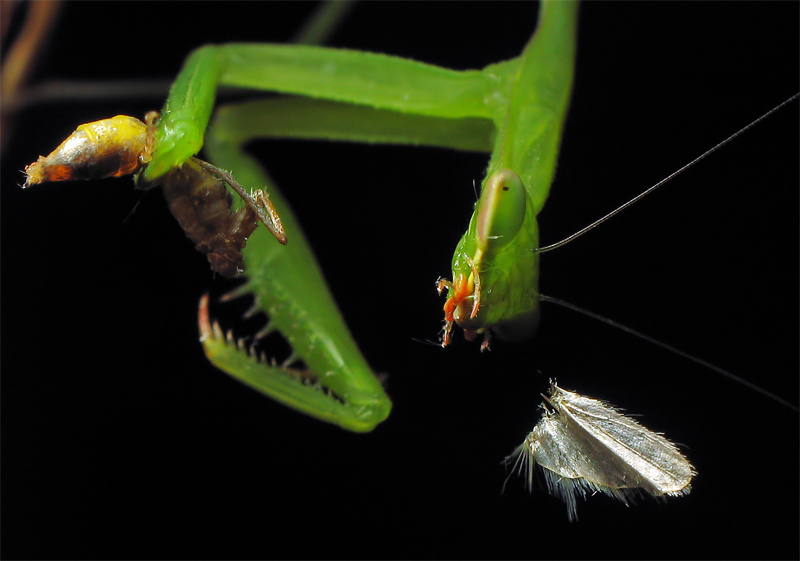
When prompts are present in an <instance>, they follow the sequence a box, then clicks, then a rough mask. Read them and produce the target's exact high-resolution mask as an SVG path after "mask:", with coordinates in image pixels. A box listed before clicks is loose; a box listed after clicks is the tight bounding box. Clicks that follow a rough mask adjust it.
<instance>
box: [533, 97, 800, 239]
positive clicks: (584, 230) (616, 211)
mask: <svg viewBox="0 0 800 561" xmlns="http://www.w3.org/2000/svg"><path fill="white" fill-rule="evenodd" d="M798 97H800V93H796V94H794V95H793V96H792V97H790V98H789V99H787V100H786V101H784V102H783V103H781V104H779V105H777V106H775V107H773V108H772V109H770V110H769V111H767V112H766V113H764V114H763V115H761V116H760V117H759V118H758V119H756V120H755V121H752V122H751V123H750V124H749V125H747V126H745V127H742V128H741V129H739V130H738V131H736V132H735V133H733V134H732V135H730V136H729V137H728V138H726V139H725V140H723V141H722V142H719V143H717V144H715V145H714V146H713V147H711V148H710V149H708V150H706V151H705V152H703V153H702V154H700V155H699V156H698V157H696V158H695V159H694V160H692V161H691V162H689V163H688V164H686V165H684V166H683V167H681V168H679V169H678V170H677V171H674V172H672V173H671V174H669V175H668V176H667V177H665V178H664V179H662V180H661V181H659V182H658V183H656V184H655V185H653V186H652V187H650V188H648V189H645V190H644V191H642V192H641V193H639V194H638V195H636V196H635V197H633V198H632V199H631V200H629V201H628V202H626V203H624V204H622V205H620V206H618V207H617V208H615V209H614V210H612V211H611V212H609V213H608V214H606V215H605V216H603V217H601V218H599V219H597V220H595V221H594V222H592V223H591V224H589V225H588V226H585V227H583V228H581V229H580V230H578V231H577V232H575V233H574V234H572V235H570V236H567V237H566V238H564V239H563V240H561V241H559V242H556V243H553V244H550V245H546V246H544V247H540V248H537V249H534V250H532V251H535V252H537V253H545V252H546V251H552V250H554V249H556V248H559V247H561V246H563V245H566V244H568V243H570V242H571V241H573V240H575V239H577V238H579V237H581V236H582V235H584V234H585V233H587V232H589V231H590V230H594V229H595V228H597V227H598V226H599V225H600V224H602V223H603V222H605V221H606V220H609V219H610V218H612V217H613V216H616V215H617V214H619V213H620V212H622V211H623V210H625V209H626V208H628V207H629V206H631V205H633V204H634V203H638V202H639V201H641V200H642V199H643V198H645V197H646V196H647V195H649V194H650V193H652V192H653V191H655V190H656V189H658V188H659V187H661V186H662V185H664V184H665V183H666V182H667V181H669V180H670V179H672V178H674V177H676V176H678V175H680V174H681V173H683V172H684V171H686V170H687V169H689V168H690V167H692V166H694V165H695V164H696V163H698V162H699V161H700V160H702V159H704V158H706V156H709V155H711V154H713V153H714V152H716V151H717V150H719V149H720V148H722V147H723V146H725V145H726V144H728V143H729V142H730V141H731V140H733V139H734V138H736V137H738V136H739V135H741V134H742V133H744V132H745V131H748V130H750V129H751V128H753V127H754V126H756V125H757V124H758V123H760V122H761V121H763V120H764V119H766V118H767V117H769V116H770V115H772V114H773V113H775V112H776V111H778V110H779V109H782V108H783V107H785V106H786V105H788V104H789V103H791V102H792V101H794V100H796V99H797V98H798Z"/></svg>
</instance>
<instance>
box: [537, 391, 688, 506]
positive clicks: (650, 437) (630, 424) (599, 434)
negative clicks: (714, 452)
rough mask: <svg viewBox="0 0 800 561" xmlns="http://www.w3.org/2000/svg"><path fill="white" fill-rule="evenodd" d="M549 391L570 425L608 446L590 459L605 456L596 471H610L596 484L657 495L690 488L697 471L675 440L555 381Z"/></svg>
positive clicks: (674, 492) (671, 493)
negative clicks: (569, 390) (568, 389)
mask: <svg viewBox="0 0 800 561" xmlns="http://www.w3.org/2000/svg"><path fill="white" fill-rule="evenodd" d="M551 391H552V396H551V398H550V401H551V402H552V403H553V405H554V406H555V407H556V410H557V411H558V412H559V413H560V414H561V415H562V416H565V417H567V418H568V419H569V424H573V423H574V424H577V425H578V426H580V428H581V429H582V430H583V431H585V433H586V434H587V435H588V440H589V441H593V442H597V447H602V448H604V450H603V452H602V453H600V454H599V455H595V456H593V458H592V459H594V460H595V461H598V460H602V461H601V462H600V463H601V464H602V467H601V468H596V469H593V470H592V472H601V475H602V474H607V476H606V477H605V478H603V477H600V478H599V479H598V480H597V482H598V483H600V484H602V485H607V486H609V487H615V488H641V489H643V490H645V491H647V492H648V493H649V494H651V495H653V496H660V495H665V494H669V495H675V494H685V493H688V492H689V490H690V485H689V484H690V482H691V480H692V477H693V476H694V475H695V471H694V469H693V468H692V465H691V464H690V463H689V461H688V460H687V459H686V458H685V457H684V456H683V454H681V452H680V451H679V450H678V448H677V447H676V446H675V445H674V444H673V443H672V442H670V441H669V440H667V439H666V438H664V437H663V436H662V435H660V434H658V433H655V432H653V431H651V430H649V429H647V428H646V427H643V426H642V425H640V424H639V423H638V422H636V421H635V420H634V419H632V418H631V417H628V416H626V415H623V414H622V413H620V412H619V410H617V409H616V408H615V407H613V406H611V405H609V404H607V403H604V402H602V401H600V400H597V399H591V398H587V397H584V396H581V395H579V394H576V393H574V392H568V391H564V390H562V389H561V388H559V387H558V386H555V385H553V389H552V390H551ZM556 404H557V405H556ZM576 432H577V431H576ZM597 447H593V450H594V449H596V448H597Z"/></svg>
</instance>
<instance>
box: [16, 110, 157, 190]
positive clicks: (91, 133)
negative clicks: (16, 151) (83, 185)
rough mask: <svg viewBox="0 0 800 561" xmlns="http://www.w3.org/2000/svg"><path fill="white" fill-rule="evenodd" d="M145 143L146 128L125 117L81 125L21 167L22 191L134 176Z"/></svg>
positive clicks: (132, 118) (119, 116)
mask: <svg viewBox="0 0 800 561" xmlns="http://www.w3.org/2000/svg"><path fill="white" fill-rule="evenodd" d="M146 140H147V126H146V125H145V124H144V123H143V122H142V121H140V120H139V119H136V118H134V117H128V116H127V115H117V116H116V117H112V118H110V119H102V120H100V121H94V122H91V123H86V124H83V125H81V126H79V127H78V128H77V129H75V132H73V133H72V134H71V135H69V137H67V139H66V140H65V141H64V142H62V143H61V144H59V146H58V148H56V149H55V150H53V151H52V152H51V153H50V155H48V156H46V157H45V156H39V159H38V160H36V161H35V162H34V163H32V164H30V165H29V166H26V167H25V174H26V176H27V177H26V180H25V185H23V187H30V186H31V185H37V184H39V183H46V182H48V181H72V180H77V179H103V178H106V177H122V176H123V175H129V174H131V173H135V172H136V171H138V170H139V168H140V167H141V165H142V162H141V161H140V159H139V157H140V155H141V154H142V151H143V150H144V148H145V143H146Z"/></svg>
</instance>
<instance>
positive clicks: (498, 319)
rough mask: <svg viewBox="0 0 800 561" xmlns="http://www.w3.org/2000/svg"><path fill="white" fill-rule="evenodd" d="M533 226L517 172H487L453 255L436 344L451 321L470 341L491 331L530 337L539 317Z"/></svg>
mask: <svg viewBox="0 0 800 561" xmlns="http://www.w3.org/2000/svg"><path fill="white" fill-rule="evenodd" d="M538 246H539V230H538V226H537V223H536V215H535V212H534V210H533V203H532V202H531V200H530V197H529V196H528V193H527V191H526V189H525V185H524V184H523V182H522V179H521V178H520V176H519V175H518V174H517V173H516V172H514V171H512V170H510V169H501V170H499V171H496V172H494V173H491V174H489V176H488V177H487V178H486V180H485V181H484V183H483V187H482V189H481V196H480V198H479V199H478V202H477V203H476V204H475V210H474V212H473V213H472V218H471V219H470V223H469V227H468V228H467V231H466V232H465V233H464V236H463V237H462V238H461V240H460V241H459V242H458V245H457V246H456V250H455V253H454V255H453V265H452V267H453V281H452V282H450V281H448V280H446V279H440V280H439V282H438V289H439V292H440V293H441V292H442V291H443V290H445V289H447V290H448V297H447V301H446V302H445V305H444V311H445V327H444V335H443V337H442V346H447V345H448V344H449V342H450V338H451V334H452V328H453V324H454V323H457V324H458V325H459V327H461V328H462V329H463V330H464V336H465V337H466V338H467V339H468V340H473V339H474V338H475V337H476V336H477V335H478V334H483V335H484V342H483V345H482V348H483V349H486V348H488V345H489V338H490V336H491V335H496V336H497V337H499V338H501V339H505V340H521V339H526V338H528V337H530V336H532V335H533V332H534V331H535V329H536V327H537V325H538V319H539V291H538V280H539V256H538V254H537V252H536V249H537V248H538Z"/></svg>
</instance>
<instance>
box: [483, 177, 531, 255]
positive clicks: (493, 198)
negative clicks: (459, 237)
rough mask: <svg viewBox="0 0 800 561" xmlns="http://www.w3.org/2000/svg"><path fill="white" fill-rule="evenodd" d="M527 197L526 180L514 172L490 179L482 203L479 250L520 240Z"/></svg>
mask: <svg viewBox="0 0 800 561" xmlns="http://www.w3.org/2000/svg"><path fill="white" fill-rule="evenodd" d="M526 200H527V195H526V193H525V186H524V185H523V184H522V179H520V177H519V175H517V174H516V172H514V171H511V170H510V169H503V170H500V171H496V172H495V173H493V174H492V175H490V176H489V177H488V178H487V179H486V183H485V184H484V186H483V190H482V191H481V198H480V200H479V201H478V215H477V226H478V230H477V233H478V236H477V242H478V247H479V248H480V249H482V250H483V251H486V249H487V248H489V247H491V248H495V249H499V248H502V247H505V246H506V245H508V244H509V243H511V241H512V240H513V239H514V237H516V235H517V233H518V232H519V231H520V229H521V228H522V223H523V221H524V220H525V203H526Z"/></svg>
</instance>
